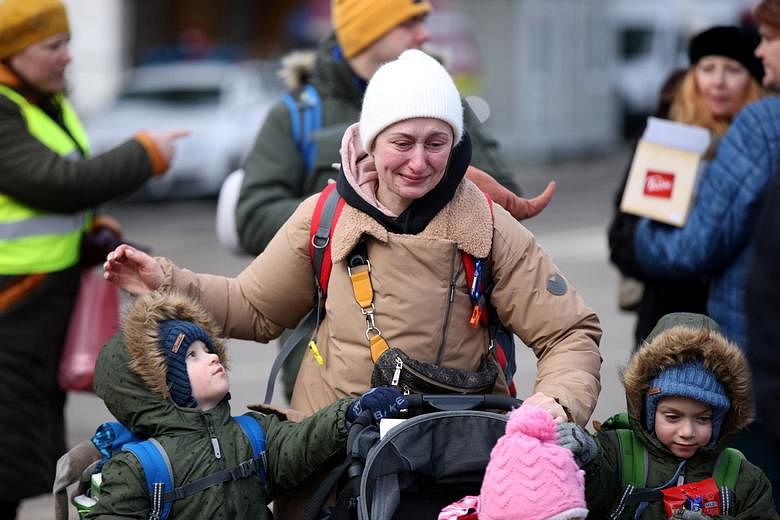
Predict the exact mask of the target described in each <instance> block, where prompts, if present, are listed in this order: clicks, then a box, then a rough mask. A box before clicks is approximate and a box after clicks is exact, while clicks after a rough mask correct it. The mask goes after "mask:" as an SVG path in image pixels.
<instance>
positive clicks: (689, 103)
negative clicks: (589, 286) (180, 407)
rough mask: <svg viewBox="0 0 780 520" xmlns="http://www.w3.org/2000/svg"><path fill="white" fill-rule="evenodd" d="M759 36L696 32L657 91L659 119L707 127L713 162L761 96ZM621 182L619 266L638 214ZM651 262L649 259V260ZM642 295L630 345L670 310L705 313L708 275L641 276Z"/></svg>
mask: <svg viewBox="0 0 780 520" xmlns="http://www.w3.org/2000/svg"><path fill="white" fill-rule="evenodd" d="M757 45H758V35H757V34H755V32H754V31H752V30H749V29H743V28H740V27H734V26H716V27H712V28H710V29H707V30H705V31H703V32H701V33H699V34H697V35H696V36H694V37H693V38H692V39H691V41H690V44H689V46H688V58H689V61H690V66H689V68H688V69H687V70H684V71H682V72H679V73H677V72H675V73H672V74H671V75H670V77H669V78H668V79H667V81H666V83H665V85H664V88H663V89H662V91H661V95H660V102H659V110H658V113H657V116H658V117H662V118H668V119H670V120H672V121H676V122H680V123H686V124H689V125H695V126H700V127H703V128H706V129H707V130H709V131H710V133H711V136H712V144H711V146H710V149H709V150H708V151H707V152H706V153H705V156H704V160H705V161H711V160H712V158H713V157H714V155H715V152H716V150H717V147H718V143H719V142H720V139H721V137H722V136H723V134H724V133H725V132H726V130H727V129H728V127H729V124H730V123H731V120H732V119H733V118H734V116H735V115H736V114H737V112H739V110H740V109H742V107H744V106H745V105H747V104H749V103H753V102H754V101H757V100H758V99H760V98H761V97H762V96H763V95H764V90H763V88H762V87H761V80H762V78H763V75H764V69H763V66H762V65H761V60H759V59H758V58H757V57H756V56H754V54H753V52H754V50H755V48H756V46H757ZM627 177H628V170H627V171H626V174H625V176H624V180H623V186H622V188H621V189H620V190H619V192H618V193H617V197H616V214H615V216H614V218H613V220H612V223H611V224H610V228H609V244H610V250H611V252H612V254H611V256H610V258H611V260H612V262H613V263H615V265H616V266H617V267H618V268H620V269H621V270H622V266H621V263H620V260H619V259H620V258H622V257H624V256H625V255H624V254H622V253H620V252H619V250H626V249H628V250H631V249H633V247H634V243H633V234H632V233H630V232H629V233H625V230H629V231H630V230H632V229H633V226H634V225H635V223H636V221H637V220H638V219H639V217H637V216H635V215H631V214H628V213H623V212H622V211H620V210H619V209H617V208H618V207H619V205H620V200H621V199H622V197H623V190H624V189H625V183H626V179H627ZM658 225H659V226H660V225H663V224H658ZM649 261H650V260H649ZM641 281H642V282H643V289H642V290H641V297H639V300H638V302H636V307H635V311H636V313H637V322H636V327H635V329H634V348H635V349H636V348H638V347H639V346H640V345H641V344H642V342H643V341H644V338H646V337H647V335H648V334H649V333H650V331H651V330H652V328H653V326H654V325H655V324H656V323H657V322H658V320H659V319H660V318H661V316H664V315H665V314H668V313H671V312H694V313H700V314H703V313H706V310H707V296H708V281H707V276H706V275H703V276H701V277H696V276H694V277H691V278H690V279H686V280H680V279H678V278H677V277H674V276H672V277H664V276H643V277H642V278H641Z"/></svg>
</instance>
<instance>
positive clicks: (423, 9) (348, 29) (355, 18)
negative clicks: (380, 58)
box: [331, 0, 431, 58]
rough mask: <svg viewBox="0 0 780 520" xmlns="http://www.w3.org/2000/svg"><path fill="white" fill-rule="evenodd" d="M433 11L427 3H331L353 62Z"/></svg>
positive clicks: (380, 0) (338, 36)
mask: <svg viewBox="0 0 780 520" xmlns="http://www.w3.org/2000/svg"><path fill="white" fill-rule="evenodd" d="M430 11H431V4H430V3H429V2H428V0H332V1H331V18H332V20H333V29H334V31H335V32H336V39H337V40H338V42H339V45H340V46H341V50H342V52H343V53H344V57H345V58H351V57H353V56H355V55H356V54H358V53H359V52H360V51H362V50H363V49H365V48H366V47H368V46H369V45H371V44H372V43H374V42H375V41H377V40H378V39H379V38H381V37H382V36H384V34H385V33H387V32H388V31H390V30H391V29H393V28H394V27H396V26H398V25H400V24H401V23H403V22H404V21H406V20H408V19H409V18H412V17H414V16H419V15H421V14H427V13H429V12H430Z"/></svg>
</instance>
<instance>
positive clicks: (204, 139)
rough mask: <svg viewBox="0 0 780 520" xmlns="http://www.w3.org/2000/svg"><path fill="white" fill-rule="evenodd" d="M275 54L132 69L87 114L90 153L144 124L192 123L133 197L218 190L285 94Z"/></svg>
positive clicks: (165, 126)
mask: <svg viewBox="0 0 780 520" xmlns="http://www.w3.org/2000/svg"><path fill="white" fill-rule="evenodd" d="M277 70H278V64H277V63H275V62H257V61H253V62H243V63H227V62H216V61H212V62H208V61H206V62H174V63H164V64H154V65H144V66H142V67H139V68H136V69H133V70H131V71H129V72H128V74H127V76H126V78H125V80H124V81H123V84H122V87H121V89H120V92H119V95H118V97H117V99H116V101H115V103H113V105H112V106H110V107H109V108H108V109H106V110H104V111H102V112H100V113H98V114H95V115H94V116H93V117H91V118H88V119H87V120H86V122H85V126H86V130H87V133H88V134H89V137H90V140H91V144H92V153H93V154H98V153H101V152H104V151H107V150H109V149H111V148H112V147H114V146H116V145H117V144H120V143H121V142H123V141H125V140H126V139H128V138H129V137H130V136H131V135H132V134H134V133H135V132H137V131H139V130H143V129H155V130H156V129H177V128H182V129H187V130H189V131H190V135H189V136H188V137H185V138H182V139H180V140H178V141H177V142H176V153H175V155H174V160H173V163H172V164H171V168H170V169H169V170H168V172H167V173H166V174H165V175H163V176H161V177H157V178H154V179H151V180H150V181H149V182H147V183H146V185H145V186H144V187H143V188H142V189H141V190H140V192H139V193H137V194H136V195H135V197H140V198H151V199H167V198H190V197H203V196H211V195H215V194H216V193H217V192H218V191H219V188H220V186H221V184H222V181H223V180H224V179H225V177H226V176H227V175H228V174H229V173H230V172H231V171H233V170H235V169H236V168H239V167H240V166H241V165H242V163H243V160H244V159H245V157H246V154H247V153H248V152H249V150H250V148H251V146H252V144H253V143H254V141H255V138H256V137H257V132H258V130H259V128H260V125H261V124H262V123H263V120H264V119H265V117H266V114H267V112H268V110H269V108H270V107H271V105H272V104H273V103H274V102H275V101H277V100H279V99H280V98H281V96H282V95H283V90H282V84H281V81H280V80H279V79H278V78H277V75H276V72H277Z"/></svg>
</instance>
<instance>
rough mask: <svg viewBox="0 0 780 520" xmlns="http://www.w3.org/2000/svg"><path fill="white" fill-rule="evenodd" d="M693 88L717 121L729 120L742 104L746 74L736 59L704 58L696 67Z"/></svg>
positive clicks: (748, 81) (745, 90)
mask: <svg viewBox="0 0 780 520" xmlns="http://www.w3.org/2000/svg"><path fill="white" fill-rule="evenodd" d="M695 77H696V85H697V86H698V87H699V92H701V94H702V96H703V97H704V101H705V102H706V103H707V106H708V107H709V109H710V110H711V111H712V114H713V115H714V116H715V117H716V118H718V119H730V118H732V117H734V115H735V114H736V113H737V112H739V109H741V108H742V105H743V104H744V101H745V94H746V93H747V88H748V85H749V84H750V73H749V72H748V70H747V69H746V68H745V67H743V66H742V64H741V63H739V62H738V61H736V60H732V59H731V58H726V57H725V56H704V57H703V58H701V59H700V60H699V62H698V63H697V64H696V68H695Z"/></svg>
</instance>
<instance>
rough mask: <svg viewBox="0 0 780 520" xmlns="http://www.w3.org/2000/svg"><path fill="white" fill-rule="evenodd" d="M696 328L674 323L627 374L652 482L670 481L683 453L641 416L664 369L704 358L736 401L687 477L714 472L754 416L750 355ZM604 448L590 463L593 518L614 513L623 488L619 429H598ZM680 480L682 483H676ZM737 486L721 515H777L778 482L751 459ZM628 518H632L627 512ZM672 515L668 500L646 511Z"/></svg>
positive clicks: (633, 421) (649, 515)
mask: <svg viewBox="0 0 780 520" xmlns="http://www.w3.org/2000/svg"><path fill="white" fill-rule="evenodd" d="M695 334H696V333H695V332H694V331H693V330H692V329H686V328H684V327H674V328H672V329H669V330H667V331H666V332H663V333H661V334H659V335H658V336H657V337H656V338H655V339H653V340H652V342H651V343H649V344H646V345H644V346H643V347H642V348H641V349H640V350H639V351H638V352H637V353H636V354H635V355H634V357H633V358H632V360H631V362H630V363H629V365H628V367H627V368H626V370H625V372H624V374H623V379H624V381H623V384H624V386H625V389H626V400H627V404H628V416H629V423H630V425H631V429H632V430H633V431H634V433H635V434H636V435H637V436H638V438H639V440H640V441H641V442H642V444H644V446H645V448H646V450H647V455H648V461H647V482H646V486H647V487H657V486H661V485H664V484H666V483H667V482H668V481H669V480H670V479H671V478H672V477H673V475H674V473H675V470H676V469H677V466H678V465H679V464H680V462H681V460H682V459H679V458H678V457H677V456H675V455H674V454H673V453H672V452H671V451H670V450H669V449H668V448H666V447H665V446H664V445H663V444H661V442H660V441H659V440H658V439H657V438H656V437H655V435H654V434H651V433H650V432H649V431H648V430H647V429H646V428H645V426H644V421H643V420H642V419H640V417H642V414H643V413H644V407H643V406H644V405H643V402H644V398H645V395H646V394H647V390H648V388H649V383H650V381H652V379H653V378H655V376H656V375H658V373H659V372H660V371H661V370H662V369H664V368H666V367H668V366H671V365H677V364H680V363H684V362H687V361H693V360H697V359H698V360H703V362H704V365H705V366H706V367H707V368H709V369H710V370H711V371H712V372H713V373H715V375H716V376H717V377H718V379H719V380H720V381H721V384H723V386H724V388H725V389H726V393H727V394H728V397H729V399H730V401H731V408H730V409H729V411H728V412H727V413H726V416H725V418H724V421H723V425H722V427H721V433H720V437H719V438H718V439H717V442H716V443H715V445H714V446H712V447H702V448H699V450H698V451H697V452H696V453H695V454H694V455H693V456H692V457H691V458H689V459H688V460H687V462H686V463H685V466H684V470H683V475H684V481H685V482H696V481H699V480H704V479H706V478H709V477H711V476H712V475H713V471H714V469H715V464H716V462H717V458H718V455H719V454H720V453H721V452H722V451H723V449H724V448H725V447H726V446H727V444H728V439H729V437H730V436H731V435H733V434H734V433H735V432H737V431H738V430H740V429H742V428H744V427H745V426H746V425H747V424H748V423H749V422H750V419H751V416H752V410H753V402H752V397H751V396H750V391H751V390H750V376H749V372H748V369H747V364H746V362H745V358H744V356H743V355H742V354H741V352H740V351H739V348H738V347H736V346H735V345H734V344H733V343H729V342H727V341H726V340H725V339H723V337H722V336H720V335H719V334H710V336H709V338H708V339H707V340H706V341H701V338H697V337H696V336H695ZM596 441H597V444H598V446H599V452H598V455H597V457H596V459H595V460H594V461H592V462H591V463H590V464H588V465H587V466H586V467H585V468H583V469H584V470H585V488H586V500H587V503H588V509H589V510H590V514H589V516H588V518H594V519H600V520H601V519H604V518H608V517H609V513H611V512H612V510H613V509H614V507H615V506H616V505H617V503H618V500H619V499H620V496H621V494H622V491H623V487H622V483H621V458H620V445H619V442H618V439H617V435H616V432H614V431H609V430H602V431H600V432H599V433H598V434H597V435H596ZM673 485H676V484H673ZM733 491H734V499H735V500H734V503H733V506H732V508H731V515H730V516H717V517H715V518H721V519H725V518H735V519H764V518H765V519H777V518H778V516H777V513H775V506H774V501H773V500H772V487H771V484H770V482H769V480H768V479H767V477H766V475H764V473H763V472H762V471H761V470H760V469H759V468H757V467H756V466H754V465H753V464H751V463H750V462H749V461H747V460H743V461H742V464H741V466H740V470H739V475H738V478H737V484H736V486H735V489H734V490H733ZM623 518H631V516H630V515H629V514H624V516H623ZM640 518H641V519H642V520H647V519H658V520H662V519H666V518H667V517H666V514H665V512H664V508H663V504H662V503H661V502H654V503H651V504H650V506H649V507H648V508H647V510H646V511H645V512H644V514H642V516H641V517H640Z"/></svg>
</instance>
